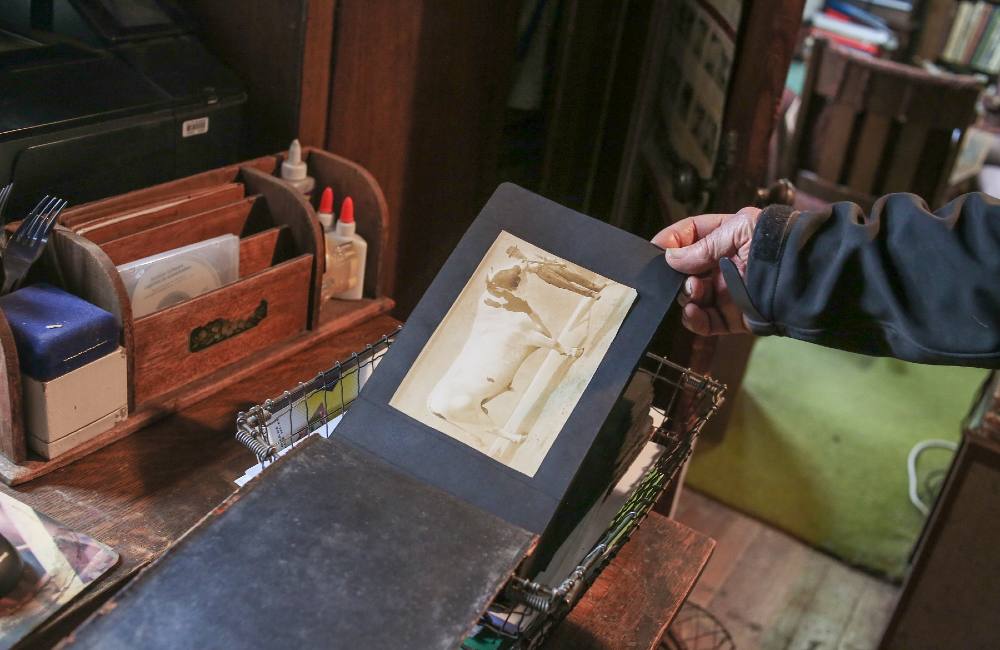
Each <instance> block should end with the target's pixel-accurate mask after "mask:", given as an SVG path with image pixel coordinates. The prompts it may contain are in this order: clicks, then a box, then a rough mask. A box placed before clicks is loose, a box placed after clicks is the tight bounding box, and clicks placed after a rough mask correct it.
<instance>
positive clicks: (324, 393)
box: [236, 330, 725, 648]
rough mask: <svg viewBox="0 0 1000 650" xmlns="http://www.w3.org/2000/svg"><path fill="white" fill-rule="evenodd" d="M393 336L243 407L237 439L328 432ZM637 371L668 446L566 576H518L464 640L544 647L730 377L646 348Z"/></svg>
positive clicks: (290, 443)
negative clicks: (650, 389) (649, 389)
mask: <svg viewBox="0 0 1000 650" xmlns="http://www.w3.org/2000/svg"><path fill="white" fill-rule="evenodd" d="M397 331H398V330H397ZM394 338H395V335H394V334H393V335H387V336H383V337H382V338H381V339H379V340H378V341H376V342H375V343H373V344H371V345H368V346H367V347H365V349H364V350H363V351H361V352H358V353H355V354H353V355H351V357H350V358H349V359H347V360H346V361H343V362H338V363H336V364H334V366H333V367H332V368H330V369H329V370H326V371H324V372H321V373H320V374H318V375H317V376H316V377H315V378H313V379H312V380H311V381H308V382H304V383H300V384H299V385H298V386H297V387H295V388H294V389H292V390H288V391H285V392H284V393H282V394H281V395H280V396H279V397H276V398H273V399H269V400H267V401H265V402H264V403H263V404H259V405H256V406H253V407H252V408H250V409H249V410H247V411H245V412H241V413H240V414H239V415H238V417H237V421H236V425H237V433H236V438H237V439H238V440H239V441H240V442H241V443H243V444H244V445H245V446H246V447H247V448H248V449H249V450H250V451H251V452H253V453H254V454H255V455H256V456H257V460H258V462H259V463H260V464H261V465H262V466H266V465H268V464H269V463H271V462H272V461H274V460H275V459H276V458H277V457H278V456H280V455H281V454H283V453H285V452H286V451H288V450H289V449H291V448H293V447H294V446H295V445H296V443H298V442H299V441H301V440H303V439H304V438H305V437H307V436H308V435H311V434H317V435H321V436H324V437H329V436H330V435H331V434H332V433H333V432H334V430H335V427H336V424H337V422H339V418H340V417H341V416H342V415H343V413H344V412H346V410H347V409H348V407H350V405H351V403H352V402H353V401H354V400H355V399H356V398H357V396H358V392H359V391H360V388H361V387H362V386H363V385H364V383H365V382H366V381H367V379H368V377H370V376H371V373H372V372H373V371H374V370H375V368H376V367H377V366H378V363H379V360H380V359H381V357H382V355H384V354H385V352H386V351H387V350H388V349H389V347H390V346H391V345H392V343H393V340H394ZM637 372H639V373H645V374H647V375H649V376H650V377H651V378H652V381H653V385H654V391H655V395H656V397H655V399H654V402H653V404H654V405H653V409H652V410H653V412H654V414H655V418H654V424H653V432H652V435H651V440H652V441H653V442H656V443H658V444H659V445H661V446H662V448H663V450H662V452H661V453H660V454H659V456H658V457H657V458H656V459H655V461H654V463H653V464H652V465H651V467H650V468H649V470H648V471H647V472H646V473H645V474H644V475H643V477H642V478H641V479H640V481H639V482H638V483H637V485H636V486H635V488H634V489H633V490H632V492H631V493H630V494H629V495H628V497H627V498H626V500H625V503H624V505H623V506H622V508H621V509H620V510H619V511H618V514H617V515H616V516H615V517H614V519H613V520H612V522H611V524H610V525H609V526H608V528H607V530H606V531H605V533H604V534H603V535H602V536H601V537H600V539H599V540H597V542H596V544H594V546H593V547H592V548H591V550H590V552H589V553H588V554H587V555H586V556H585V557H583V558H582V559H581V561H580V563H579V564H578V565H577V567H576V569H575V570H573V571H572V572H571V574H570V575H569V576H568V577H567V578H566V579H565V580H563V581H562V582H561V583H559V584H557V585H554V586H550V585H545V584H539V583H537V582H532V581H529V580H525V579H523V578H521V577H518V576H513V577H512V578H511V579H510V581H509V582H508V584H507V585H506V587H505V588H504V589H503V590H501V593H500V595H499V596H498V597H497V598H496V600H495V601H494V603H493V605H492V606H491V607H490V610H489V612H488V615H487V616H485V617H484V618H483V620H482V621H481V622H480V627H479V629H477V631H476V634H475V636H474V637H470V639H468V640H467V641H466V645H465V646H464V647H467V648H477V647H485V645H480V644H479V643H478V642H477V641H476V640H475V638H476V637H490V636H492V637H493V638H494V642H493V643H492V644H491V646H490V647H502V648H535V647H538V646H539V645H540V644H541V643H542V641H543V640H544V639H545V638H546V636H547V635H548V633H549V631H550V630H551V629H552V626H553V625H554V624H555V623H557V622H558V621H559V620H561V619H562V618H563V617H565V616H566V614H567V613H568V612H569V611H570V610H571V609H572V608H573V606H574V605H575V604H576V603H577V602H578V601H579V599H580V598H581V597H582V596H583V594H584V593H585V592H586V590H587V588H588V587H589V586H590V585H591V584H592V583H593V582H594V580H595V579H596V578H597V576H598V575H600V572H601V570H602V569H603V568H604V567H605V566H606V565H607V563H608V562H610V561H611V560H612V559H613V558H614V557H615V555H616V554H617V553H618V551H619V550H620V549H621V548H622V546H623V545H624V544H625V542H627V541H628V539H629V538H630V537H631V535H632V533H633V532H635V530H636V528H637V527H638V526H639V524H640V523H641V522H642V520H643V519H644V518H645V517H646V515H647V514H648V513H649V511H650V509H651V508H652V507H653V504H655V503H656V501H657V499H658V498H659V497H660V495H662V494H663V492H664V490H666V488H667V487H668V486H669V485H670V483H671V481H672V480H673V479H674V477H675V476H676V474H677V472H678V470H679V469H680V467H681V466H682V465H683V464H684V462H685V461H686V460H687V458H688V456H689V455H690V454H691V450H692V448H693V446H694V442H695V439H696V438H697V436H698V433H699V432H700V431H701V428H702V427H703V426H704V424H705V422H706V421H707V420H708V418H710V417H711V416H712V415H713V414H714V413H715V412H716V411H717V410H718V408H719V406H720V405H721V404H722V400H723V393H724V392H725V386H724V385H723V384H720V383H719V382H717V381H715V380H714V379H712V378H710V377H705V376H702V375H699V374H698V373H695V372H693V371H691V370H689V369H687V368H684V367H683V366H680V365H678V364H675V363H673V362H671V361H669V360H667V359H665V358H663V357H660V356H657V355H655V354H651V353H647V354H646V356H645V358H644V359H643V362H642V363H641V364H640V366H639V368H638V369H637ZM496 637H500V640H499V641H500V642H499V645H498V644H497V643H496Z"/></svg>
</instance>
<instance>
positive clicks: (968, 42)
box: [941, 1, 1000, 74]
mask: <svg viewBox="0 0 1000 650" xmlns="http://www.w3.org/2000/svg"><path fill="white" fill-rule="evenodd" d="M941 59H942V60H943V61H944V62H945V63H951V64H954V65H960V66H967V67H969V68H973V69H975V70H979V71H981V72H986V73H988V74H997V73H998V72H1000V6H998V5H995V4H993V3H992V2H982V1H980V2H969V1H965V2H960V3H959V5H958V11H957V12H956V13H955V22H953V23H952V25H951V31H950V32H949V34H948V41H947V42H946V43H945V46H944V52H942V54H941Z"/></svg>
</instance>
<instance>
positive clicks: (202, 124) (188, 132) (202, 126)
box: [181, 116, 208, 138]
mask: <svg viewBox="0 0 1000 650" xmlns="http://www.w3.org/2000/svg"><path fill="white" fill-rule="evenodd" d="M202 133H208V117H207V116H206V117H198V118H195V119H193V120H185V121H184V123H183V124H181V137H182V138H190V137H191V136H193V135H201V134H202Z"/></svg>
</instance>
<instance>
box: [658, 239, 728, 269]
mask: <svg viewBox="0 0 1000 650" xmlns="http://www.w3.org/2000/svg"><path fill="white" fill-rule="evenodd" d="M718 240H719V231H718V230H715V231H713V232H711V233H709V235H708V236H707V237H705V238H704V239H699V240H698V241H696V242H695V243H693V244H691V245H690V246H685V247H684V248H668V249H667V250H666V251H664V255H665V256H666V258H667V264H669V265H670V266H671V268H673V269H674V270H675V271H679V272H681V273H684V274H685V275H701V274H703V273H708V272H709V271H712V270H714V269H715V267H716V266H717V265H718V263H719V258H720V257H721V255H720V254H717V252H718V250H719V249H720V248H721V247H720V246H719V245H718V243H719V242H718Z"/></svg>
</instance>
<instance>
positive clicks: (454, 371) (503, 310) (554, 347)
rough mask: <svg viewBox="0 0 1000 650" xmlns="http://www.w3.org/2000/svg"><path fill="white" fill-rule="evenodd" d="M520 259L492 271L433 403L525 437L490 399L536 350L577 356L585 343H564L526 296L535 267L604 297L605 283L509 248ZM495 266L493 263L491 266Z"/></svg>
mask: <svg viewBox="0 0 1000 650" xmlns="http://www.w3.org/2000/svg"><path fill="white" fill-rule="evenodd" d="M507 255H508V257H510V258H512V259H513V260H516V263H515V264H514V265H513V266H511V267H508V268H503V269H501V270H499V271H496V272H491V273H490V274H489V275H488V276H487V278H486V288H485V291H484V292H483V294H482V297H481V298H480V300H479V303H478V305H477V306H476V314H475V317H474V318H473V321H472V327H471V331H470V334H469V337H468V339H467V340H466V342H465V344H464V346H463V347H462V349H461V350H460V351H459V353H458V356H457V357H456V358H455V360H454V361H453V362H452V364H451V366H450V367H449V368H448V371H447V372H446V373H445V375H444V376H443V377H442V378H441V380H440V381H438V383H437V384H436V385H435V386H434V388H433V389H432V390H431V392H430V395H429V396H428V398H427V408H428V410H429V411H430V412H431V413H433V414H434V415H436V416H438V417H440V418H442V419H444V420H447V421H448V422H450V423H451V424H454V425H455V426H458V427H461V428H462V429H464V430H466V431H469V432H470V433H479V434H489V435H494V436H498V437H500V438H502V439H504V440H507V441H510V442H519V441H520V440H522V439H523V438H524V434H523V433H518V432H516V431H508V430H507V428H506V427H503V426H499V425H498V424H497V423H496V422H494V421H493V419H492V418H491V417H490V415H489V412H488V411H487V409H486V404H487V403H488V402H489V401H490V400H492V399H494V398H496V397H498V396H500V395H502V394H503V393H505V392H507V391H509V390H512V388H511V383H512V382H513V381H514V377H515V376H516V375H517V372H518V370H519V369H520V368H521V366H522V365H523V364H524V362H525V361H526V360H527V359H528V357H529V356H530V355H531V353H533V352H535V351H536V350H539V349H542V348H544V349H548V350H551V351H553V352H555V353H557V354H558V355H561V356H562V357H567V358H576V357H579V356H580V355H581V354H582V353H583V348H582V347H570V348H567V347H564V346H563V345H562V344H560V342H559V340H558V338H557V337H554V336H552V333H551V332H550V331H549V329H548V328H547V327H546V326H545V324H544V323H543V322H542V319H541V318H540V317H539V315H538V313H537V312H536V311H535V309H533V308H532V306H531V305H530V304H529V303H528V301H527V300H525V299H524V298H523V297H522V294H523V286H524V283H525V280H526V279H527V277H528V274H529V273H533V274H535V275H536V276H537V277H538V278H540V279H541V280H543V281H544V282H546V283H548V284H550V285H552V286H555V287H557V288H559V289H564V290H567V291H572V292H574V293H577V294H579V295H581V296H585V297H587V298H589V299H590V300H588V301H587V302H588V303H592V302H593V301H594V300H596V299H597V298H598V294H599V293H600V291H601V289H602V288H603V285H599V284H596V283H594V282H592V281H590V280H589V279H588V278H586V277H584V276H582V275H581V274H579V273H576V272H574V271H572V270H571V269H568V268H566V265H565V264H564V263H562V262H558V261H553V260H544V259H542V260H529V259H528V258H527V257H525V256H524V255H523V254H522V253H521V251H520V250H518V249H517V247H515V246H512V247H510V248H509V249H507ZM491 271H492V269H491Z"/></svg>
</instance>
